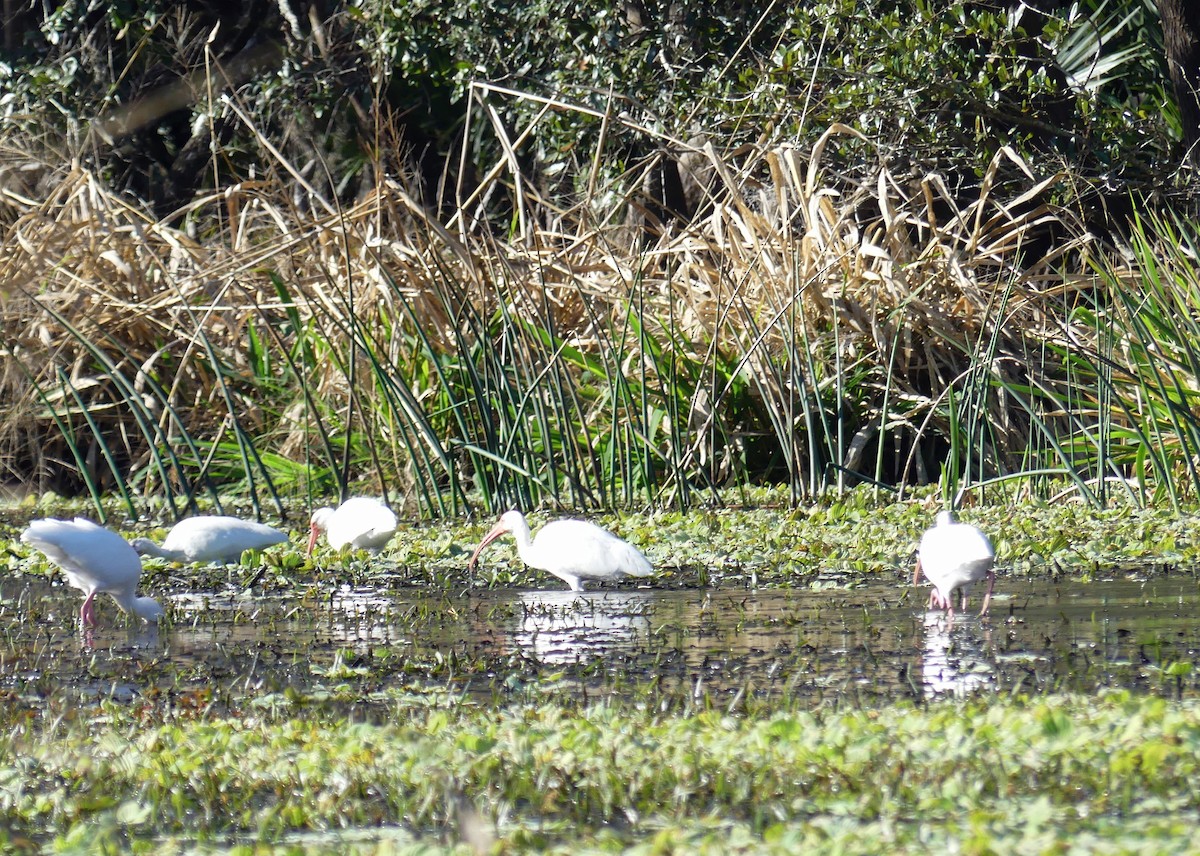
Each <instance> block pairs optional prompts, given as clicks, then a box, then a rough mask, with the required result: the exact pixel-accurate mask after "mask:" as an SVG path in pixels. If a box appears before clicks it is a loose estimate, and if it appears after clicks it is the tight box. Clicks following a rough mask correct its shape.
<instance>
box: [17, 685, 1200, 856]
mask: <svg viewBox="0 0 1200 856" xmlns="http://www.w3.org/2000/svg"><path fill="white" fill-rule="evenodd" d="M7 710H11V708H7ZM101 712H102V716H100V717H97V718H96V719H95V720H91V719H90V718H89V719H84V720H80V719H79V718H78V717H77V716H75V715H73V714H72V713H71V712H70V711H64V712H63V715H61V716H59V717H56V718H55V719H54V720H53V721H47V720H43V719H27V718H24V717H18V718H17V719H15V720H14V718H13V716H12V714H11V713H6V714H5V715H4V720H5V721H3V722H2V723H0V748H2V749H3V751H2V752H0V758H2V759H3V760H2V761H0V783H2V784H0V807H2V810H3V813H4V815H5V816H6V817H7V818H8V825H7V828H6V829H5V830H4V831H3V832H0V836H3V838H2V839H0V841H2V843H3V844H4V845H5V846H6V847H9V848H13V849H22V848H24V849H31V848H32V847H33V846H35V844H34V842H38V843H42V842H44V843H47V844H49V845H50V846H51V847H52V848H53V849H55V850H61V851H72V850H75V849H76V848H81V847H86V848H88V849H90V851H91V852H98V851H99V850H101V849H111V850H114V851H115V850H124V849H126V848H132V849H133V850H134V852H142V851H149V850H151V849H169V848H173V847H181V846H184V845H185V844H187V843H196V842H208V843H210V844H218V845H224V846H229V845H233V844H235V843H237V842H238V841H247V842H249V841H254V840H258V841H271V840H277V841H280V842H281V843H285V844H286V843H290V846H291V847H295V848H303V844H304V842H305V840H306V839H305V837H304V836H303V835H301V834H299V833H307V835H308V839H307V840H308V843H309V847H310V848H311V849H312V850H313V851H314V852H315V851H319V850H322V849H323V848H328V847H331V846H336V847H340V848H347V847H351V848H353V847H354V846H355V842H357V846H358V847H361V848H363V849H364V850H366V851H367V852H376V849H377V848H386V847H387V846H388V845H389V844H390V845H393V846H397V847H398V846H400V845H405V846H409V847H415V846H419V845H418V844H417V842H418V841H420V840H421V839H424V840H425V841H426V842H427V843H425V844H424V845H423V846H424V847H425V848H428V850H422V852H428V851H429V850H433V849H434V848H435V844H434V843H435V842H436V841H438V840H441V841H442V842H444V843H445V845H446V846H447V848H449V847H453V846H454V845H456V844H457V845H458V850H457V852H472V851H471V849H469V848H468V847H467V846H465V845H463V844H461V843H459V842H463V841H469V842H471V843H472V844H475V845H476V849H475V852H489V850H490V848H491V847H493V846H499V847H501V848H503V849H505V850H507V849H509V848H520V849H535V850H538V851H543V852H557V853H581V852H612V851H613V850H614V849H619V848H623V847H628V846H632V845H635V844H636V845H638V846H639V847H640V848H641V850H637V851H633V852H682V851H684V850H686V851H687V852H704V853H731V852H781V851H788V852H796V851H797V850H808V849H811V848H814V847H819V848H821V849H822V850H836V851H837V852H846V853H878V852H880V851H881V850H887V851H889V852H909V851H912V852H916V851H918V850H919V851H921V852H926V851H928V850H929V849H930V848H933V849H937V850H950V849H961V850H963V851H966V852H995V851H1011V850H1015V849H1036V850H1038V851H1047V850H1055V849H1058V848H1067V849H1070V848H1073V847H1074V848H1081V849H1083V850H1087V851H1088V852H1114V853H1116V852H1164V851H1174V850H1177V849H1180V848H1183V849H1186V847H1187V846H1188V844H1189V843H1190V842H1191V840H1192V835H1193V831H1194V826H1195V822H1196V807H1195V800H1196V794H1195V781H1196V777H1197V775H1198V774H1200V771H1198V770H1197V758H1198V757H1200V711H1198V710H1197V708H1196V706H1195V705H1194V704H1191V703H1188V704H1182V705H1181V704H1170V703H1167V702H1165V701H1163V700H1161V699H1154V698H1137V697H1132V696H1130V695H1128V694H1125V693H1120V692H1112V693H1107V694H1104V695H1102V696H1100V697H1099V698H1091V697H1089V698H1083V697H1078V696H1048V697H1042V698H1038V699H1033V700H1026V699H1019V698H1018V699H1003V698H1001V699H991V700H988V701H970V702H953V703H950V702H947V703H942V704H938V705H935V706H932V707H929V708H915V707H912V706H899V707H895V708H892V709H891V710H890V711H889V712H888V714H887V715H886V716H885V715H881V713H880V712H879V711H835V710H832V709H826V710H819V711H803V710H789V709H781V710H777V711H773V712H763V713H762V714H760V715H754V716H738V717H734V716H729V715H726V714H723V713H721V712H720V711H715V710H713V711H697V712H695V713H692V714H690V715H685V716H662V715H660V714H658V713H656V712H655V711H654V710H652V709H645V708H637V707H629V706H625V705H622V704H619V703H615V704H599V705H590V706H580V707H575V706H561V705H556V704H553V703H549V704H541V705H538V706H530V707H520V706H518V707H514V708H511V709H507V710H504V711H501V712H496V711H492V710H486V709H484V710H480V709H477V708H475V707H473V706H472V705H469V704H463V703H460V702H456V701H455V700H454V699H452V698H447V697H439V696H437V695H433V696H416V697H413V696H407V697H406V696H400V697H398V698H397V699H396V700H395V701H394V702H393V703H392V705H391V706H390V709H389V714H390V717H389V718H390V721H389V723H388V724H386V725H376V724H369V723H364V722H347V721H344V720H341V719H338V718H326V717H324V716H321V715H320V714H312V713H310V714H309V715H306V716H305V717H303V718H293V717H292V716H289V715H288V714H287V713H286V712H285V713H280V714H276V713H271V712H270V711H269V710H263V709H249V710H246V711H245V712H243V713H242V714H241V715H239V716H236V717H230V718H227V719H224V720H219V721H213V720H211V719H210V718H209V717H208V716H206V715H205V714H204V713H203V711H202V710H201V711H193V712H187V711H186V710H181V711H179V712H178V713H176V714H174V715H172V716H170V717H169V718H168V719H167V720H166V721H162V720H160V719H159V718H158V717H157V716H153V715H151V716H147V715H145V714H144V713H143V712H141V711H139V710H138V709H137V708H136V707H135V708H129V707H119V706H115V705H105V706H104V707H103V708H102V710H101ZM347 827H350V828H355V829H358V830H363V829H370V830H372V831H371V832H369V833H366V834H363V833H361V832H360V833H359V834H358V835H357V836H355V837H354V838H351V839H341V844H340V845H339V844H337V843H336V842H338V841H339V837H338V835H337V830H339V829H345V828H347ZM389 852H390V851H389Z"/></svg>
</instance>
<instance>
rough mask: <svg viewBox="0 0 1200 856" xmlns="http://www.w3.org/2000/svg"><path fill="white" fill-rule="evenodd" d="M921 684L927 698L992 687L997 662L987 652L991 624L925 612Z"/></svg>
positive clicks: (964, 617) (975, 619)
mask: <svg viewBox="0 0 1200 856" xmlns="http://www.w3.org/2000/svg"><path fill="white" fill-rule="evenodd" d="M924 631H925V639H924V646H923V648H922V651H921V685H922V688H923V689H924V693H925V697H926V698H935V697H939V696H955V697H962V696H966V695H969V694H971V693H973V692H975V691H976V690H980V689H985V688H991V687H995V685H996V664H995V663H994V662H992V661H991V660H990V659H989V658H988V655H987V649H988V648H989V647H990V645H991V636H992V631H991V626H990V625H988V624H987V623H986V622H984V621H980V620H979V619H978V618H975V617H968V616H957V617H954V618H951V617H949V616H947V615H946V613H944V612H941V611H935V610H930V611H929V612H926V613H925V621H924Z"/></svg>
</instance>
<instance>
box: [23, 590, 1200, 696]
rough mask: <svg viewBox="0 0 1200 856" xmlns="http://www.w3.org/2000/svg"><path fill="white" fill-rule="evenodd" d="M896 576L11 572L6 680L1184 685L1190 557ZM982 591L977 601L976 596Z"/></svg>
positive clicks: (465, 690)
mask: <svg viewBox="0 0 1200 856" xmlns="http://www.w3.org/2000/svg"><path fill="white" fill-rule="evenodd" d="M926 592H927V589H924V588H922V589H916V588H913V587H911V586H908V585H905V584H904V582H902V581H901V580H899V579H893V580H889V581H886V582H876V583H871V584H868V585H860V586H856V587H851V588H846V587H844V585H836V584H833V583H830V585H829V587H828V588H822V587H820V586H817V587H810V588H804V589H762V590H750V589H743V588H736V589H735V588H708V589H684V590H680V589H673V590H661V589H639V588H610V589H606V590H597V591H586V592H570V591H564V590H558V589H552V590H538V591H514V590H511V589H508V590H504V589H498V590H497V589H484V590H475V591H467V592H464V593H462V594H459V595H446V594H431V593H428V592H426V591H424V590H419V589H412V588H401V589H388V588H379V589H354V588H349V587H343V588H335V589H328V588H325V589H322V588H318V587H316V586H313V587H309V588H305V589H302V590H301V591H300V593H298V594H297V593H289V594H285V595H263V594H261V593H260V594H254V593H253V592H251V591H238V590H235V589H232V588H231V589H230V590H229V591H219V592H211V593H204V594H180V595H175V596H171V597H169V598H167V601H168V603H169V620H168V621H166V622H164V624H163V626H162V627H160V628H154V627H146V626H142V627H134V626H133V625H132V624H131V623H130V622H127V621H126V619H125V618H124V616H122V615H120V614H119V613H118V612H117V610H116V608H115V606H113V604H112V602H111V601H110V600H107V599H104V600H103V602H102V605H101V608H100V609H99V611H98V615H99V616H100V625H99V627H98V628H96V629H95V630H93V631H90V632H88V633H86V634H83V633H82V632H81V631H80V630H79V629H78V627H77V623H78V619H77V610H78V606H79V603H80V597H79V594H78V592H76V591H74V590H72V589H69V588H67V587H66V586H65V585H63V584H61V583H60V582H59V581H57V580H50V579H44V578H39V577H29V576H24V575H22V576H14V577H11V578H7V579H3V580H0V616H2V617H0V627H2V628H3V639H2V641H0V692H2V693H3V694H4V695H6V696H8V697H9V698H15V699H24V700H25V701H26V702H28V703H32V704H36V703H38V701H39V700H41V699H49V698H54V697H61V696H62V695H63V694H64V693H65V694H66V695H67V696H69V697H83V698H97V699H98V698H111V699H115V700H119V701H130V702H135V701H138V700H146V701H163V700H168V701H170V702H171V703H174V704H200V705H210V704H216V705H220V706H228V707H230V708H237V707H239V706H241V705H243V704H245V703H247V702H248V700H251V699H253V700H256V701H255V703H262V700H263V699H264V698H266V699H275V700H277V701H278V702H279V703H288V702H289V701H290V702H292V703H294V702H295V701H296V700H297V699H298V698H304V699H309V700H311V699H313V698H317V699H323V700H325V701H327V702H330V703H339V704H346V705H349V706H352V707H355V708H361V709H363V710H365V711H367V712H368V713H369V711H370V710H371V708H372V707H373V706H380V705H386V700H387V698H388V695H389V693H394V692H397V691H404V692H413V691H417V692H450V693H455V694H460V695H465V696H479V697H480V698H481V699H497V698H498V697H500V698H503V697H512V696H515V695H519V694H522V693H533V694H535V695H536V694H543V693H549V692H553V693H556V694H557V693H563V694H568V695H571V696H576V697H579V698H581V699H585V700H587V699H595V698H598V697H602V696H604V695H608V694H632V693H643V694H648V695H655V694H658V695H660V696H661V697H662V698H664V699H671V700H672V703H679V702H680V701H681V700H682V702H683V703H687V702H688V700H693V701H695V702H700V701H703V703H705V704H711V705H729V706H730V707H734V706H736V705H738V704H744V703H747V702H748V701H753V700H756V699H758V700H761V699H764V698H766V699H769V698H770V697H772V696H776V695H781V694H786V695H787V696H789V697H792V698H795V697H811V698H812V700H813V701H814V702H815V703H822V702H835V703H841V702H848V703H872V702H874V703H879V702H884V701H887V700H895V699H900V698H913V699H921V698H932V697H938V696H946V695H960V694H966V693H974V692H1008V691H1014V690H1015V691H1022V692H1043V691H1055V690H1082V691H1090V690H1095V689H1097V688H1101V687H1128V688H1132V689H1135V690H1139V691H1146V692H1158V693H1163V694H1170V695H1177V694H1185V695H1186V694H1191V693H1194V692H1195V691H1196V675H1197V672H1200V670H1194V669H1192V668H1191V667H1192V666H1193V665H1194V664H1195V663H1196V661H1197V659H1200V630H1198V627H1200V622H1198V621H1197V620H1196V612H1197V603H1198V600H1200V598H1198V595H1197V581H1196V579H1195V578H1194V577H1193V576H1192V575H1191V574H1183V573H1175V574H1163V573H1161V572H1157V573H1155V574H1152V575H1145V576H1143V575H1139V574H1137V573H1130V574H1121V575H1114V576H1112V577H1110V578H1104V579H1095V580H1092V581H1087V582H1083V581H1077V580H1070V579H1059V580H1046V579H1042V580H1034V579H1029V580H1021V579H1002V580H1001V581H1000V583H999V585H998V587H997V597H996V598H995V599H994V600H993V605H992V613H991V615H990V616H989V617H987V618H984V619H980V618H979V617H978V616H975V615H974V614H960V615H956V616H955V617H954V619H953V620H950V619H948V618H947V617H946V616H945V615H944V614H942V613H940V612H932V611H926V609H925V608H924V598H925V596H926ZM976 605H977V601H976Z"/></svg>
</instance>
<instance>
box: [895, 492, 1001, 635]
mask: <svg viewBox="0 0 1200 856" xmlns="http://www.w3.org/2000/svg"><path fill="white" fill-rule="evenodd" d="M995 561H996V551H995V550H993V549H992V542H991V541H989V540H988V537H987V536H986V535H984V534H983V533H982V532H981V531H979V530H978V529H976V528H975V527H974V526H971V525H970V524H969V523H959V522H958V521H957V520H955V519H954V515H953V514H952V513H951V512H949V511H942V512H939V513H938V516H937V520H936V522H935V523H934V525H933V526H931V527H930V528H929V529H926V530H925V534H924V535H922V536H921V545H920V547H918V548H917V566H916V567H915V568H914V569H913V585H917V583H918V582H919V581H920V575H921V571H924V572H925V576H926V577H927V578H928V579H929V581H930V582H931V583H933V591H931V592H930V593H929V606H930V607H934V606H936V607H938V608H939V609H945V610H947V611H948V612H949V613H950V615H954V604H953V602H952V601H951V597H952V596H953V594H954V591H955V589H957V590H958V591H959V609H966V608H967V590H968V589H969V588H970V587H971V583H974V582H978V581H979V580H981V579H983V578H984V577H987V580H988V589H987V594H986V595H984V598H983V608H982V609H980V610H979V614H980V615H987V611H988V606H989V605H990V604H991V602H992V588H993V587H994V586H995V585H996V572H995V570H993V567H992V566H993V564H995Z"/></svg>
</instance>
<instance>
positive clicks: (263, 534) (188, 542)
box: [131, 515, 288, 564]
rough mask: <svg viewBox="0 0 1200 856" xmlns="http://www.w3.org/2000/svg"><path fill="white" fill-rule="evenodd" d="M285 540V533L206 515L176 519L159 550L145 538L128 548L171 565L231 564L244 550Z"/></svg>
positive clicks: (250, 523)
mask: <svg viewBox="0 0 1200 856" xmlns="http://www.w3.org/2000/svg"><path fill="white" fill-rule="evenodd" d="M287 538H288V536H287V533H286V532H281V531H279V530H278V529H272V528H271V527H270V526H265V525H263V524H262V523H255V522H254V521H252V520H241V519H239V518H237V517H222V516H218V515H207V516H201V517H189V518H187V519H186V520H180V521H179V522H178V523H176V524H175V525H174V526H172V527H171V531H170V532H168V533H167V537H166V538H165V539H163V542H162V546H161V547H160V546H159V545H158V544H155V543H154V542H153V541H151V540H150V539H149V538H135V539H133V541H132V542H131V545H132V547H133V549H135V550H137V552H138V553H140V554H141V555H143V556H157V557H158V558H160V559H170V560H171V561H173V562H220V563H221V564H232V563H234V562H237V561H238V560H239V559H241V557H242V553H244V552H246V551H247V550H262V549H264V548H266V547H270V546H271V545H272V544H279V543H281V542H283V541H286V540H287Z"/></svg>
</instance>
